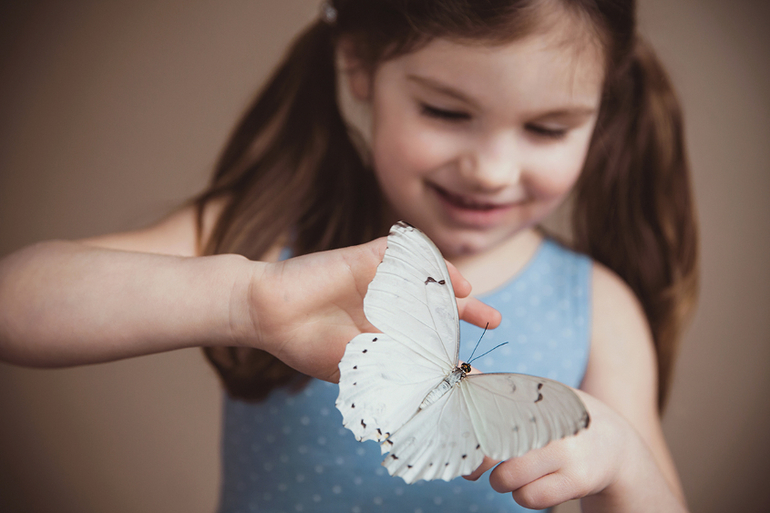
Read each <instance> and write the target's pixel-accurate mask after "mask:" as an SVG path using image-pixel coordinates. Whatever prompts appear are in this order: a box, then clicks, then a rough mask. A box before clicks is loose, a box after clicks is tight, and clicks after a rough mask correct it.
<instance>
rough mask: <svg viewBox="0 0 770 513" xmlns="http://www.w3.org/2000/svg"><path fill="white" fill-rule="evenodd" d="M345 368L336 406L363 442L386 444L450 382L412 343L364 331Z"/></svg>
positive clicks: (350, 346) (342, 364) (342, 363)
mask: <svg viewBox="0 0 770 513" xmlns="http://www.w3.org/2000/svg"><path fill="white" fill-rule="evenodd" d="M339 369H340V385H339V386H340V393H339V396H338V398H337V402H336V406H337V408H338V409H339V410H340V412H341V413H342V419H343V425H344V426H345V427H346V428H348V429H350V430H351V431H352V432H353V434H354V435H355V437H356V438H357V439H358V440H377V441H380V440H384V439H385V438H387V436H388V435H389V434H390V433H394V432H395V431H396V430H397V429H399V428H400V427H401V426H402V425H403V424H404V423H405V422H406V421H407V420H409V419H410V418H411V417H412V416H413V415H414V414H415V412H417V409H418V408H419V406H420V403H421V402H422V400H423V398H424V397H425V396H426V395H427V394H428V392H430V391H431V389H433V387H435V386H436V383H437V382H440V381H441V380H442V379H443V378H444V372H443V369H441V368H440V367H438V366H437V365H436V364H435V362H433V361H432V360H430V359H427V358H424V357H423V356H421V355H420V352H419V351H418V350H416V348H415V347H413V346H412V344H411V341H407V342H406V343H403V342H400V341H398V340H396V339H394V338H393V337H391V336H389V335H386V334H383V333H362V334H360V335H358V336H357V337H355V338H354V339H353V340H351V341H350V342H348V345H347V347H346V348H345V354H344V356H343V357H342V360H341V361H340V365H339Z"/></svg>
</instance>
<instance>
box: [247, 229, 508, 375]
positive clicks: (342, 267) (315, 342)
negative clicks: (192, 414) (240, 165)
mask: <svg viewBox="0 0 770 513" xmlns="http://www.w3.org/2000/svg"><path fill="white" fill-rule="evenodd" d="M386 247H387V240H386V238H384V237H383V238H380V239H377V240H374V241H372V242H370V243H367V244H362V245H360V246H353V247H350V248H343V249H339V250H334V251H324V252H320V253H313V254H310V255H304V256H300V257H297V258H291V259H288V260H285V261H282V262H276V263H264V264H260V265H259V266H258V267H257V268H256V270H255V273H254V277H253V279H252V280H251V283H250V286H249V287H248V289H247V290H245V291H244V292H245V293H246V297H247V298H248V300H247V302H245V304H247V305H248V306H247V310H246V311H244V310H243V309H242V308H241V309H240V313H238V311H236V312H235V318H237V319H245V321H241V322H239V323H237V325H238V326H240V327H236V331H238V332H240V333H241V336H239V337H238V338H239V341H240V342H242V343H244V344H246V345H251V346H255V347H259V348H260V349H264V350H266V351H268V352H269V353H271V354H273V355H274V356H276V357H278V358H279V359H280V360H282V361H283V362H284V363H286V364H287V365H289V366H291V367H293V368H295V369H297V370H299V371H300V372H303V373H305V374H308V375H310V376H313V377H316V378H320V379H324V380H327V381H332V382H336V381H337V380H338V379H339V369H338V367H337V366H338V364H339V362H340V360H341V359H342V355H343V354H344V352H345V345H346V344H347V343H348V341H350V340H351V339H352V338H353V337H355V336H356V335H358V334H359V333H364V332H376V331H378V330H377V329H375V328H374V326H372V325H371V324H370V323H369V322H368V321H367V320H366V317H365V316H364V311H363V300H364V296H365V295H366V290H367V287H368V286H369V283H370V282H371V281H372V279H374V275H375V273H376V271H377V266H378V265H379V263H380V262H381V261H382V258H383V256H384V254H385V248H386ZM447 266H448V268H449V274H450V276H451V278H452V284H453V286H454V290H455V294H456V295H457V297H458V298H466V299H460V300H459V301H458V308H459V310H460V317H461V318H462V319H463V320H465V321H468V322H470V323H473V324H475V325H477V326H484V325H486V323H489V326H490V327H496V326H497V325H498V324H499V323H500V314H499V313H498V312H497V311H496V310H494V309H493V308H491V307H489V306H486V305H484V304H483V303H481V302H480V301H478V300H476V299H473V298H467V296H468V295H469V294H470V291H471V286H470V284H469V283H468V282H467V281H466V280H465V279H464V278H463V277H462V276H461V275H460V273H459V272H458V271H457V269H456V268H455V267H454V266H452V265H451V264H449V263H447ZM236 309H239V307H236Z"/></svg>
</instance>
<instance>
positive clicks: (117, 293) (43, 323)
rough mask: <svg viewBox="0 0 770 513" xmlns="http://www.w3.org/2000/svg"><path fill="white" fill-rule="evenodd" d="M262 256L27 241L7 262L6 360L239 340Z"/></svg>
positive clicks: (3, 292) (2, 311) (67, 358)
mask: <svg viewBox="0 0 770 513" xmlns="http://www.w3.org/2000/svg"><path fill="white" fill-rule="evenodd" d="M260 265H264V264H261V263H258V262H251V261H249V260H247V259H246V258H243V257H240V256H236V255H217V256H210V257H196V258H185V257H175V256H167V255H157V254H148V253H134V252H124V251H113V250H109V249H102V248H96V247H91V246H86V245H83V244H79V243H74V242H64V241H51V242H45V243H40V244H37V245H34V246H30V247H27V248H24V249H22V250H20V251H17V252H16V253H13V254H11V255H9V256H8V257H6V258H5V259H3V260H2V261H0V359H2V360H6V361H9V362H11V363H16V364H20V365H29V366H40V367H57V366H68V365H80V364H86V363H95V362H103V361H109V360H115V359H119V358H126V357H131V356H138V355H144V354H149V353H157V352H162V351H168V350H172V349H180V348H184V347H190V346H196V345H234V344H237V343H238V342H239V339H240V337H241V336H242V335H243V334H244V333H247V332H248V330H249V326H248V320H249V316H248V310H247V305H245V304H243V303H245V301H243V299H244V298H246V297H247V295H246V289H247V288H248V287H249V283H251V278H252V276H253V274H254V272H255V271H256V270H258V269H259V266H260Z"/></svg>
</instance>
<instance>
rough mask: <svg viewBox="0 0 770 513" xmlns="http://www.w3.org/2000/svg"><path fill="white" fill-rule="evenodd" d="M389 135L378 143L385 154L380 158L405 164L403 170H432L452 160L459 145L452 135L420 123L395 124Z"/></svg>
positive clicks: (420, 171) (381, 153)
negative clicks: (454, 149) (397, 125)
mask: <svg viewBox="0 0 770 513" xmlns="http://www.w3.org/2000/svg"><path fill="white" fill-rule="evenodd" d="M415 125H416V126H415ZM383 135H385V134H383ZM388 135H390V137H383V139H382V140H381V142H382V144H379V145H377V148H378V153H379V154H380V155H379V156H380V157H381V158H378V159H377V161H378V162H380V163H382V164H384V163H385V162H391V163H394V164H397V165H400V166H405V167H404V169H402V170H401V171H402V172H408V171H411V172H414V173H425V172H430V171H432V170H434V169H436V168H438V167H440V166H442V165H444V164H445V163H447V162H448V161H449V160H451V158H452V155H453V148H456V147H457V145H456V143H455V142H453V138H452V137H451V136H448V135H447V134H443V133H440V132H437V131H435V130H430V129H426V128H425V127H422V126H419V124H417V123H406V124H405V125H402V126H400V127H395V126H394V127H391V131H390V133H389V134H388Z"/></svg>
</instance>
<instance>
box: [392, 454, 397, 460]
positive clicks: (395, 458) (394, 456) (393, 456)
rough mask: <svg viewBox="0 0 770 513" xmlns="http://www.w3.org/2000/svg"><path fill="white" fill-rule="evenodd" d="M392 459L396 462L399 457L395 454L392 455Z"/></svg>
mask: <svg viewBox="0 0 770 513" xmlns="http://www.w3.org/2000/svg"><path fill="white" fill-rule="evenodd" d="M390 457H391V458H393V459H394V460H397V459H398V456H396V455H395V454H391V455H390Z"/></svg>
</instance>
